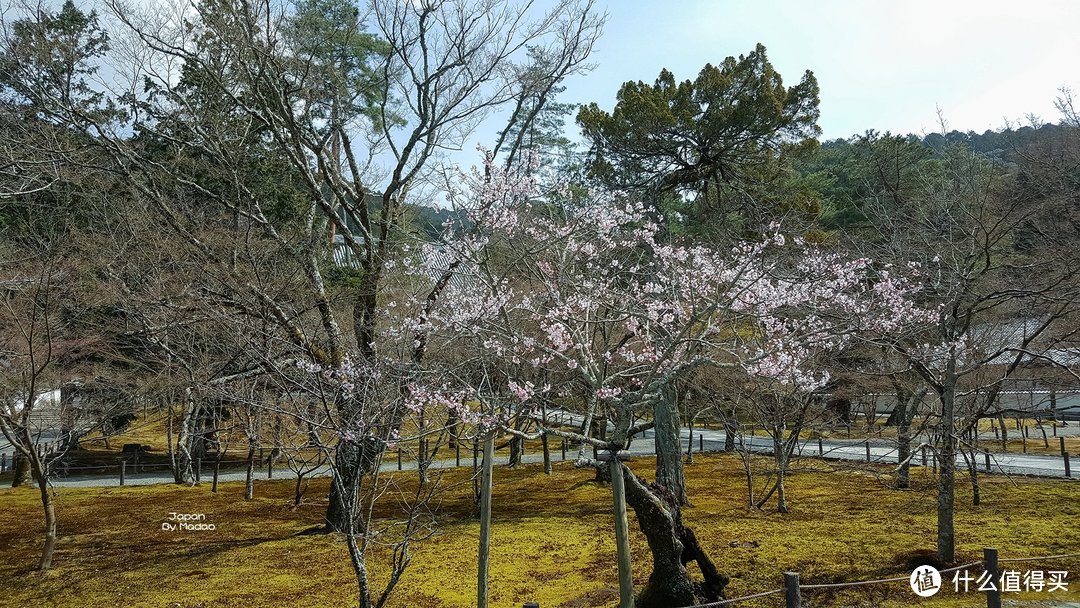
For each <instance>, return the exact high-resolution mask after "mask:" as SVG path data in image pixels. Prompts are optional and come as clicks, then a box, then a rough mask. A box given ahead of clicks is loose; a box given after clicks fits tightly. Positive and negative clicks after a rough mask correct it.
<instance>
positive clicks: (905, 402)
mask: <svg viewBox="0 0 1080 608" xmlns="http://www.w3.org/2000/svg"><path fill="white" fill-rule="evenodd" d="M925 396H926V388H925V387H924V388H923V389H922V391H921V392H917V393H915V392H908V391H906V390H904V388H903V387H899V386H897V387H896V409H895V410H894V411H893V414H892V416H890V417H889V420H891V421H893V423H894V424H896V442H897V458H898V459H899V461H900V467H899V470H898V471H897V472H896V487H898V488H909V487H911V423H912V421H914V420H915V414H916V413H917V412H918V411H919V404H920V403H922V400H923V397H925Z"/></svg>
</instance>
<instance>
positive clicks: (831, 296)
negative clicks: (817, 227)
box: [418, 156, 932, 606]
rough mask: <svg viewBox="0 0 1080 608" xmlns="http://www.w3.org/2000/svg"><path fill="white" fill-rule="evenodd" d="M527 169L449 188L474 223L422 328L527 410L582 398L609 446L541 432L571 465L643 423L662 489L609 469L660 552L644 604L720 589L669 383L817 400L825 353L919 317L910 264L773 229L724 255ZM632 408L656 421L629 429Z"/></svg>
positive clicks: (488, 173) (449, 240)
mask: <svg viewBox="0 0 1080 608" xmlns="http://www.w3.org/2000/svg"><path fill="white" fill-rule="evenodd" d="M527 176H528V172H527V171H520V173H512V172H507V171H503V170H501V169H500V168H499V167H497V166H496V165H495V163H494V161H493V159H491V158H490V156H489V158H488V162H487V164H486V166H485V168H484V169H483V170H482V171H481V170H474V171H473V172H472V173H471V174H465V173H462V174H460V175H458V176H457V179H456V182H452V183H455V184H456V185H455V186H454V187H452V188H451V199H452V200H454V201H456V202H458V203H460V204H461V205H462V207H463V211H465V212H466V213H467V215H468V221H469V225H470V228H469V230H468V232H463V231H461V230H460V229H455V228H454V227H448V230H447V236H446V238H445V242H444V243H443V244H442V245H440V247H441V248H442V250H443V251H444V252H447V253H448V255H450V256H451V257H452V259H453V262H451V265H453V266H454V267H455V269H456V270H457V272H459V273H460V276H461V277H462V280H461V281H457V282H455V283H454V284H452V285H450V286H449V287H448V288H447V289H446V291H445V292H444V293H443V294H442V296H441V297H440V300H439V302H438V305H437V306H435V307H433V308H431V309H429V310H427V311H426V313H427V314H425V315H424V316H423V317H421V318H420V320H419V321H418V324H419V325H421V326H423V327H424V329H426V330H427V331H428V332H429V333H428V335H429V336H433V335H439V336H442V337H443V338H444V339H445V340H447V341H449V342H453V341H455V340H459V341H469V342H478V343H479V344H480V345H482V347H483V349H484V351H485V352H486V353H488V354H489V355H490V356H493V357H495V358H497V359H498V360H500V361H501V365H500V367H501V373H502V374H504V375H505V376H506V378H507V382H506V386H507V387H508V388H509V391H510V393H511V394H512V396H513V397H514V398H516V399H518V400H520V401H521V402H523V403H540V402H541V401H542V400H543V399H544V398H548V397H551V396H557V397H561V398H563V399H567V398H574V397H578V398H580V399H581V400H582V402H583V408H582V411H583V413H584V417H585V423H584V424H583V426H582V428H584V429H589V428H591V426H592V425H591V424H590V423H591V422H592V421H593V420H594V419H598V420H600V421H601V422H602V423H603V424H606V423H607V422H608V421H610V422H611V423H612V424H613V431H612V432H610V433H609V434H608V435H607V436H606V438H604V439H599V438H597V437H594V436H590V435H589V434H577V433H568V432H566V431H563V430H560V429H558V428H554V427H552V426H550V425H545V424H544V423H543V421H541V432H546V433H552V434H556V435H563V436H567V437H570V438H571V439H574V440H577V441H579V442H580V443H581V449H580V451H579V453H578V455H577V463H578V464H579V465H581V466H598V465H599V464H600V463H599V462H597V461H595V460H594V459H592V458H590V457H588V456H587V454H586V447H588V446H591V447H594V448H597V449H600V450H602V451H604V452H608V453H611V454H615V453H617V452H618V451H619V450H623V449H625V448H626V446H627V445H628V442H629V441H630V439H631V438H632V437H633V436H635V435H637V434H639V433H641V432H642V431H643V430H644V429H646V428H649V427H653V428H654V429H655V431H656V452H657V466H656V482H655V483H654V484H651V485H649V484H646V483H645V482H644V481H643V480H641V479H639V478H638V477H636V476H635V475H634V474H633V473H631V472H630V470H629V469H627V468H625V467H621V468H620V469H619V470H621V471H622V472H623V477H624V481H625V484H626V488H627V490H626V492H627V501H628V502H629V503H630V504H631V506H632V507H633V508H634V510H635V512H636V514H637V517H638V521H639V523H640V524H641V527H642V530H643V531H644V532H645V534H646V537H647V538H648V539H649V543H650V548H651V549H652V553H653V561H654V569H653V575H652V577H651V578H650V584H649V586H648V587H647V588H646V589H645V591H644V592H643V593H642V594H641V596H640V599H639V602H640V603H639V605H642V606H647V605H677V604H678V603H690V602H691V600H693V599H694V598H695V597H703V598H706V599H715V598H717V597H719V596H720V594H721V592H722V588H723V585H724V579H723V578H722V577H721V576H719V574H718V573H716V571H715V568H714V567H713V566H712V564H711V561H709V559H708V557H707V555H706V554H705V552H704V551H703V550H702V548H701V547H700V545H698V543H697V541H696V539H695V538H694V536H693V532H692V531H691V530H690V529H689V528H687V527H685V526H683V525H682V523H681V519H680V515H679V506H680V505H681V504H684V503H685V501H686V493H685V486H684V483H683V479H682V464H681V459H680V450H679V447H678V424H679V422H678V411H677V408H675V407H674V404H673V400H672V386H673V382H674V381H675V379H676V378H678V377H679V375H680V374H685V373H689V372H690V371H692V370H695V369H698V368H702V367H729V368H737V369H741V370H743V371H744V372H745V373H747V374H749V375H750V376H752V377H757V378H762V379H766V380H768V381H769V382H771V383H774V384H776V385H779V386H786V387H789V388H788V390H791V391H801V392H804V393H806V392H812V391H814V390H816V389H818V388H820V387H822V386H824V385H825V383H826V382H827V381H828V374H827V372H825V371H823V370H820V369H818V368H817V367H816V366H815V362H816V360H817V355H818V354H819V353H822V352H826V351H829V350H832V349H836V348H839V347H841V346H843V345H844V344H846V343H848V342H849V341H851V340H853V339H856V337H857V336H858V335H859V333H858V332H874V333H887V332H893V331H897V330H898V329H900V328H901V327H902V326H903V325H904V324H905V323H910V322H913V321H915V320H925V319H928V318H929V315H930V314H932V313H931V312H930V311H925V310H923V309H921V308H919V307H918V306H916V305H915V304H914V302H913V298H912V294H913V293H914V292H915V290H916V287H915V283H913V282H912V281H910V280H909V279H908V278H907V275H908V274H916V273H917V272H918V268H917V267H915V266H914V265H912V266H910V267H904V268H903V269H900V270H898V269H892V268H888V267H882V268H878V267H875V266H874V265H873V264H871V263H870V261H869V260H867V259H863V258H854V259H851V258H845V257H844V256H842V255H840V254H838V253H834V252H829V251H825V250H821V249H819V248H815V247H811V246H808V245H806V244H805V243H802V242H800V241H798V240H796V239H791V240H790V242H789V239H788V238H786V237H785V236H784V235H783V233H782V232H781V231H780V229H779V226H772V227H771V228H770V230H769V232H768V233H767V234H765V235H764V236H763V237H762V238H761V239H759V240H757V241H754V242H743V243H739V244H737V245H735V246H734V247H732V248H730V249H723V250H721V249H715V248H708V247H704V246H699V245H695V244H692V243H679V242H672V241H668V240H665V239H664V237H662V236H661V235H662V230H661V227H660V226H658V225H657V224H656V223H655V222H654V221H652V220H651V219H650V217H649V215H648V214H647V212H646V208H645V206H644V205H643V204H641V203H639V202H634V201H631V200H627V199H624V198H621V197H619V196H604V195H597V196H594V197H592V198H591V199H589V200H585V201H579V202H576V203H574V204H573V205H559V204H557V203H555V202H553V201H555V200H556V199H555V198H554V197H540V196H539V193H536V192H534V184H533V182H532V180H531V179H529V178H528V177H527ZM539 369H550V370H555V371H557V372H558V373H559V377H560V378H562V381H560V382H556V383H551V384H547V385H543V386H538V385H537V384H536V383H535V382H533V381H532V378H533V376H531V375H529V374H527V373H525V372H528V371H529V370H539ZM642 412H648V413H651V414H652V421H651V422H648V423H644V424H637V425H635V424H633V423H632V420H633V419H634V416H635V415H636V414H640V413H642ZM495 422H499V421H495ZM507 430H509V431H510V432H514V429H512V428H508V429H507ZM691 560H696V561H697V562H698V564H699V566H700V567H701V569H702V572H703V573H704V574H705V577H706V581H705V583H704V585H703V586H700V585H699V586H698V588H697V589H695V587H694V585H693V583H691V581H690V578H689V576H688V574H687V571H686V569H685V566H684V564H685V563H687V562H688V561H691Z"/></svg>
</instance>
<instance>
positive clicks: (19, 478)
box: [11, 452, 30, 488]
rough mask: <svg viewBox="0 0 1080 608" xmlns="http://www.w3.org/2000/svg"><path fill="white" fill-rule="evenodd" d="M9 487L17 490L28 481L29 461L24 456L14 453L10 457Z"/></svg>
mask: <svg viewBox="0 0 1080 608" xmlns="http://www.w3.org/2000/svg"><path fill="white" fill-rule="evenodd" d="M11 469H12V471H11V474H12V477H11V487H13V488H17V487H19V486H21V485H23V484H25V483H26V482H28V481H30V461H29V460H28V459H27V457H26V456H23V455H22V454H20V453H18V452H15V454H14V455H13V456H12V457H11Z"/></svg>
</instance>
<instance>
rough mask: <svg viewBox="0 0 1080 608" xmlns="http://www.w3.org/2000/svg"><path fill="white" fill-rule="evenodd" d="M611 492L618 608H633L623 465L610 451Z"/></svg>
mask: <svg viewBox="0 0 1080 608" xmlns="http://www.w3.org/2000/svg"><path fill="white" fill-rule="evenodd" d="M610 465H611V494H612V497H613V499H614V502H615V551H616V554H617V557H618V562H619V608H634V576H633V572H632V571H631V566H630V526H629V524H628V523H627V521H626V482H625V480H624V479H623V471H622V468H623V465H622V463H621V462H619V458H618V456H617V455H616V453H615V452H611V463H610Z"/></svg>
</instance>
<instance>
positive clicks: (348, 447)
mask: <svg viewBox="0 0 1080 608" xmlns="http://www.w3.org/2000/svg"><path fill="white" fill-rule="evenodd" d="M359 467H360V451H359V449H358V448H357V446H356V445H355V444H353V443H350V442H348V441H340V442H338V444H337V447H336V448H335V449H334V467H333V469H334V473H333V474H334V480H333V482H332V483H331V484H330V504H328V505H327V506H326V528H325V529H326V531H327V532H347V531H348V529H349V522H350V521H354V518H353V517H350V515H351V514H350V513H349V509H350V505H355V504H356V496H357V493H358V492H359V490H360V488H359V484H356V483H354V482H353V480H355V479H359V477H360V475H359V471H358V469H359Z"/></svg>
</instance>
